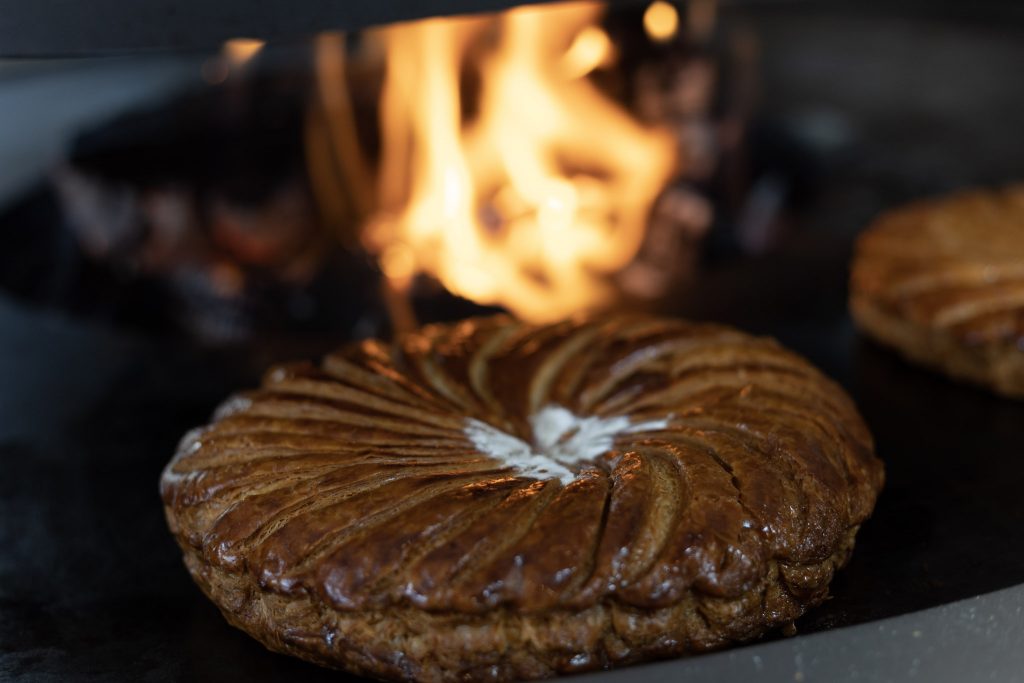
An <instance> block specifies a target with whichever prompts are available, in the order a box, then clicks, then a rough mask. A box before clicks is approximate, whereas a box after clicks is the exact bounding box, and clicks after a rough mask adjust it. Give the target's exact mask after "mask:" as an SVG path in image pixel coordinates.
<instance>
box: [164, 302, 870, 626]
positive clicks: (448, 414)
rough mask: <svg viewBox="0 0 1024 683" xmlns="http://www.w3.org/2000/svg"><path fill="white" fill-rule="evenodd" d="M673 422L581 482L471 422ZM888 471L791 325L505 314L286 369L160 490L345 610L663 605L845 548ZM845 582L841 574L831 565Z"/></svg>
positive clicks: (583, 473)
mask: <svg viewBox="0 0 1024 683" xmlns="http://www.w3.org/2000/svg"><path fill="white" fill-rule="evenodd" d="M551 404H556V405H561V406H566V407H567V408H568V409H569V410H571V411H572V412H573V413H575V414H576V415H580V416H602V417H608V416H628V418H629V419H630V420H631V421H632V422H643V421H652V420H664V421H666V422H664V423H661V424H665V427H664V428H663V429H656V430H652V431H645V432H640V433H622V434H619V435H617V436H616V437H615V440H614V446H613V448H612V449H611V450H609V451H608V452H607V453H605V454H603V455H602V456H600V457H597V458H595V459H594V460H593V461H591V462H586V463H582V464H580V465H576V466H574V467H575V470H574V472H575V478H574V479H573V480H572V481H571V483H569V484H568V485H562V483H561V482H560V481H559V480H558V479H557V478H551V479H547V480H537V479H534V478H530V477H525V476H521V475H520V473H518V472H517V471H515V470H514V469H510V468H508V467H507V466H505V465H504V464H503V463H502V462H500V461H497V460H494V459H492V458H489V457H487V456H486V455H484V454H482V453H481V452H480V451H478V450H477V449H475V448H474V447H473V445H472V443H471V441H470V440H469V439H468V438H467V436H466V432H465V425H466V421H467V419H471V420H479V421H481V422H485V423H487V424H489V425H492V426H494V427H495V428H498V429H501V430H503V431H506V432H508V433H509V434H513V435H516V436H518V437H519V438H522V439H524V440H529V439H530V438H531V434H532V432H531V429H530V426H529V418H530V416H531V415H534V414H536V413H537V411H538V410H540V409H541V408H543V407H544V406H548V405H551ZM881 478H882V468H881V465H880V463H879V461H878V460H877V459H875V458H874V456H873V454H872V443H871V437H870V435H869V434H868V432H867V430H866V429H865V427H864V425H863V423H862V421H861V419H860V418H859V416H858V415H857V413H856V411H855V409H854V407H853V405H852V404H851V402H850V401H849V400H848V398H847V397H846V396H845V394H843V392H842V391H841V390H840V389H839V388H838V387H837V386H836V385H834V384H833V383H832V382H831V381H829V380H828V379H826V378H825V377H823V376H822V375H821V374H820V373H819V372H817V371H816V370H815V369H814V368H812V367H811V366H810V365H809V364H807V363H806V362H805V361H803V360H802V359H800V358H799V357H797V356H795V355H793V354H791V353H789V352H787V351H785V350H783V349H782V348H780V347H779V346H778V345H777V344H775V343H774V342H773V341H771V340H768V339H757V338H753V337H750V336H748V335H744V334H742V333H739V332H736V331H733V330H730V329H727V328H721V327H716V326H710V325H695V324H689V323H684V322H679V321H667V320H660V319H652V318H646V317H636V316H634V317H617V318H613V319H606V320H598V321H591V322H566V323H561V324H557V325H550V326H539V327H538V326H529V325H525V324H520V323H516V322H513V321H511V320H509V319H507V318H505V317H495V318H490V319H477V320H470V321H466V322H464V323H461V324H458V325H454V326H435V327H428V328H425V329H424V330H423V331H421V332H420V333H418V334H414V335H411V336H408V337H405V338H403V339H401V340H399V341H398V342H397V343H396V344H394V345H388V344H384V343H380V342H376V341H368V342H364V343H362V344H359V345H355V346H352V347H349V348H347V349H344V350H342V351H339V352H338V353H335V354H333V355H330V356H328V357H327V358H326V359H324V361H323V362H322V363H321V364H320V365H319V366H314V365H310V364H297V365H292V366H288V367H281V368H277V369H275V370H273V371H271V372H270V373H268V375H267V377H266V379H265V382H264V384H263V386H262V387H261V388H260V389H258V390H256V391H253V392H248V393H245V394H242V395H240V396H238V397H235V398H233V399H231V400H229V401H228V402H227V403H226V404H225V405H224V406H223V407H222V409H221V410H220V411H219V412H218V415H217V417H216V419H215V421H214V423H213V424H212V425H210V426H208V427H205V428H202V429H200V430H196V431H194V432H193V433H191V434H190V435H189V436H187V437H186V438H185V439H184V440H183V442H182V444H181V447H180V450H179V452H178V454H177V455H176V457H175V458H174V460H173V461H172V463H171V464H170V465H169V466H168V468H167V470H166V471H165V473H164V477H163V481H162V490H163V495H164V500H165V502H166V504H167V506H168V512H169V518H170V519H171V521H172V526H173V527H174V529H175V531H176V532H177V535H178V537H179V540H180V541H181V542H182V543H183V545H186V547H191V548H192V549H195V550H196V551H198V552H199V553H200V554H201V556H202V557H203V558H205V560H206V561H207V562H210V563H212V564H213V565H215V566H218V567H221V568H223V569H227V570H229V571H237V572H248V573H250V574H252V575H253V577H254V578H255V579H256V580H258V582H259V584H260V585H261V586H263V587H265V588H266V589H268V590H271V591H275V592H280V593H285V594H289V593H297V592H312V593H314V594H317V595H320V596H322V598H323V599H325V600H326V601H327V602H328V603H329V604H331V605H332V606H334V607H335V608H337V609H341V610H354V609H371V608H372V609H381V608H386V607H388V606H391V605H401V606H416V607H419V608H426V609H427V610H432V611H456V612H466V613H475V612H481V611H484V610H487V609H489V608H493V607H496V606H508V607H512V608H516V609H520V610H525V611H528V612H535V611H540V610H545V609H550V608H556V607H557V608H572V609H582V608H586V607H588V606H591V605H595V604H598V603H601V602H602V601H606V600H613V601H616V602H618V603H620V604H623V605H628V606H631V607H638V608H661V607H665V606H668V605H672V604H674V603H676V602H678V601H679V600H681V599H683V597H684V596H686V595H687V594H688V592H690V591H691V590H696V591H699V592H701V593H704V594H707V595H711V596H720V597H736V596H740V595H741V594H743V593H744V592H745V591H748V590H750V589H751V588H752V587H753V586H756V585H757V584H758V583H759V582H762V581H763V579H764V576H765V574H766V572H767V571H768V565H769V563H779V564H780V565H782V566H783V567H785V566H788V565H793V566H794V567H796V566H802V565H811V564H815V563H819V562H822V561H823V560H825V559H827V558H828V557H829V556H830V555H832V554H833V553H834V552H835V550H836V547H837V545H838V544H840V543H841V542H842V541H843V539H844V538H846V537H847V535H848V534H849V532H850V530H851V529H852V528H854V527H856V526H857V525H858V524H860V522H861V521H863V520H864V519H865V518H866V517H867V515H868V514H869V512H870V510H871V507H872V505H873V503H874V499H875V495H876V492H877V490H878V488H879V486H880V484H881ZM826 583H827V579H826Z"/></svg>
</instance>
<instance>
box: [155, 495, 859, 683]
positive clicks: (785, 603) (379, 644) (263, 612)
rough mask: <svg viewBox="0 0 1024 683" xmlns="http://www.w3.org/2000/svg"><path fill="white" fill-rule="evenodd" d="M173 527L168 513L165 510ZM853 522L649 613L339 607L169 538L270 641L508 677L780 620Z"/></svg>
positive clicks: (741, 636)
mask: <svg viewBox="0 0 1024 683" xmlns="http://www.w3.org/2000/svg"><path fill="white" fill-rule="evenodd" d="M165 513H166V515H167V517H168V521H169V523H170V525H171V528H172V529H174V528H175V522H174V517H173V512H172V511H171V510H170V508H165ZM859 528H860V525H856V526H853V527H851V528H850V529H848V531H847V533H846V535H845V537H844V539H843V542H842V543H841V544H840V545H839V546H838V549H837V550H836V551H835V552H834V553H833V554H832V555H831V556H829V557H827V558H826V559H824V560H823V561H821V562H818V563H814V564H806V565H785V564H782V563H779V562H777V561H775V560H772V561H770V562H769V563H768V564H767V571H766V573H765V575H764V577H763V579H762V582H761V583H760V584H759V585H757V586H755V587H753V588H751V589H750V590H748V591H747V592H745V593H743V594H742V595H740V596H738V597H735V598H716V597H712V596H707V595H704V594H700V593H698V592H694V591H691V592H690V593H689V594H688V595H687V596H685V597H684V598H683V599H682V600H680V601H679V602H677V603H675V604H673V605H671V606H668V607H664V608H658V609H650V610H644V609H637V608H630V607H625V606H623V605H621V604H618V603H616V602H614V601H604V602H602V603H599V604H597V605H594V606H592V607H589V608H587V609H584V610H579V611H575V610H549V611H544V612H539V613H522V612H516V611H513V610H508V609H496V610H492V611H491V612H488V613H484V614H482V615H471V614H465V613H457V612H455V613H453V612H448V613H432V612H427V611H425V610H420V609H417V608H415V607H409V608H389V609H384V610H360V611H342V610H338V609H335V608H334V607H332V606H330V605H329V604H327V603H326V602H324V601H323V600H322V599H321V598H319V597H318V596H316V595H314V594H310V593H307V592H303V593H299V594H292V595H286V594H281V593H276V592H273V591H270V590H267V589H265V588H263V587H261V586H260V585H259V583H258V581H257V580H256V579H254V578H253V577H252V575H251V574H249V573H248V572H245V571H242V572H233V571H229V570H226V569H223V568H221V567H217V566H214V565H211V564H209V563H207V562H206V561H205V560H204V559H203V558H202V556H201V554H200V553H199V552H197V550H196V549H195V548H193V547H191V546H190V545H189V544H188V543H187V541H186V540H185V539H183V538H181V537H179V536H178V535H177V534H176V540H177V541H178V544H179V545H180V546H181V548H182V549H183V551H184V554H185V556H184V560H185V565H186V567H187V568H188V570H189V573H190V574H191V575H192V577H193V579H194V580H195V582H196V583H197V584H198V585H199V587H200V589H201V590H202V591H203V593H204V594H205V595H206V596H207V597H208V598H209V599H210V600H212V601H213V603H214V604H216V605H217V606H218V608H219V609H220V610H221V613H222V614H223V615H224V617H225V619H226V620H227V621H228V622H229V623H230V624H231V625H233V626H235V627H236V628H238V629H240V630H242V631H244V632H246V633H247V634H249V635H250V636H252V637H253V638H255V639H256V640H258V641H259V642H260V643H262V644H263V645H264V646H265V647H267V648H268V649H270V650H272V651H275V652H279V653H282V654H288V655H292V656H295V657H298V658H300V659H304V660H306V661H309V662H312V663H315V664H319V665H321V666H326V667H330V668H337V669H343V670H346V671H348V672H351V673H356V674H360V675H364V676H369V677H372V678H377V679H381V680H406V681H418V682H422V683H447V682H449V681H513V680H524V679H539V678H547V677H550V676H554V675H558V674H569V673H580V672H585V671H593V670H600V669H608V668H613V667H618V666H623V665H628V664H635V663H638V662H642V661H649V660H655V659H666V658H672V657H679V656H683V655H691V654H696V653H700V652H706V651H709V650H715V649H719V648H722V647H725V646H727V645H730V644H734V643H740V642H744V641H749V640H753V639H756V638H758V637H759V636H762V635H764V634H765V633H767V632H768V631H770V630H772V629H774V628H777V627H780V626H783V625H786V624H789V623H791V622H792V621H793V620H794V619H796V618H798V617H799V616H801V615H802V614H804V613H805V612H806V611H807V610H808V609H810V608H812V607H815V606H817V605H819V604H821V603H822V602H824V601H825V600H826V599H827V598H828V587H829V584H830V583H831V581H832V578H833V576H834V574H835V572H836V571H837V570H838V569H841V568H842V567H843V566H845V564H846V563H847V561H848V560H849V558H850V555H851V554H852V552H853V546H854V539H855V536H856V534H857V531H858V529H859Z"/></svg>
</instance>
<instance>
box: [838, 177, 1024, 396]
mask: <svg viewBox="0 0 1024 683" xmlns="http://www.w3.org/2000/svg"><path fill="white" fill-rule="evenodd" d="M850 309H851V312H852V314H853V317H854V320H855V321H856V322H857V324H858V326H859V327H860V328H861V329H862V330H864V331H865V332H866V333H867V334H869V335H870V336H872V337H874V338H875V339H877V340H879V341H881V342H882V343H884V344H887V345H889V346H892V347H894V348H896V349H898V350H899V351H900V352H901V353H903V355H904V356H906V357H908V358H909V359H911V360H913V361H916V362H919V363H921V364H924V365H927V366H930V367H933V368H937V369H939V370H942V371H944V372H946V373H947V374H949V375H951V376H953V377H956V378H959V379H964V380H969V381H972V382H975V383H979V384H983V385H985V386H987V387H989V388H990V389H992V390H994V391H996V392H998V393H1001V394H1004V395H1007V396H1016V397H1024V185H1016V186H1011V187H1007V188H1003V189H999V190H971V191H964V192H959V193H957V194H953V195H951V196H948V197H944V198H939V199H933V200H928V201H921V202H917V203H914V204H911V205H909V206H905V207H902V208H899V209H895V210H893V211H889V212H888V213H885V214H882V215H881V216H880V217H879V218H878V219H877V220H876V221H875V222H874V224H873V225H871V226H870V227H869V228H868V229H867V230H866V231H865V232H864V233H863V234H862V235H861V237H860V239H859V240H858V242H857V247H856V254H855V257H854V261H853V267H852V274H851V283H850Z"/></svg>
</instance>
